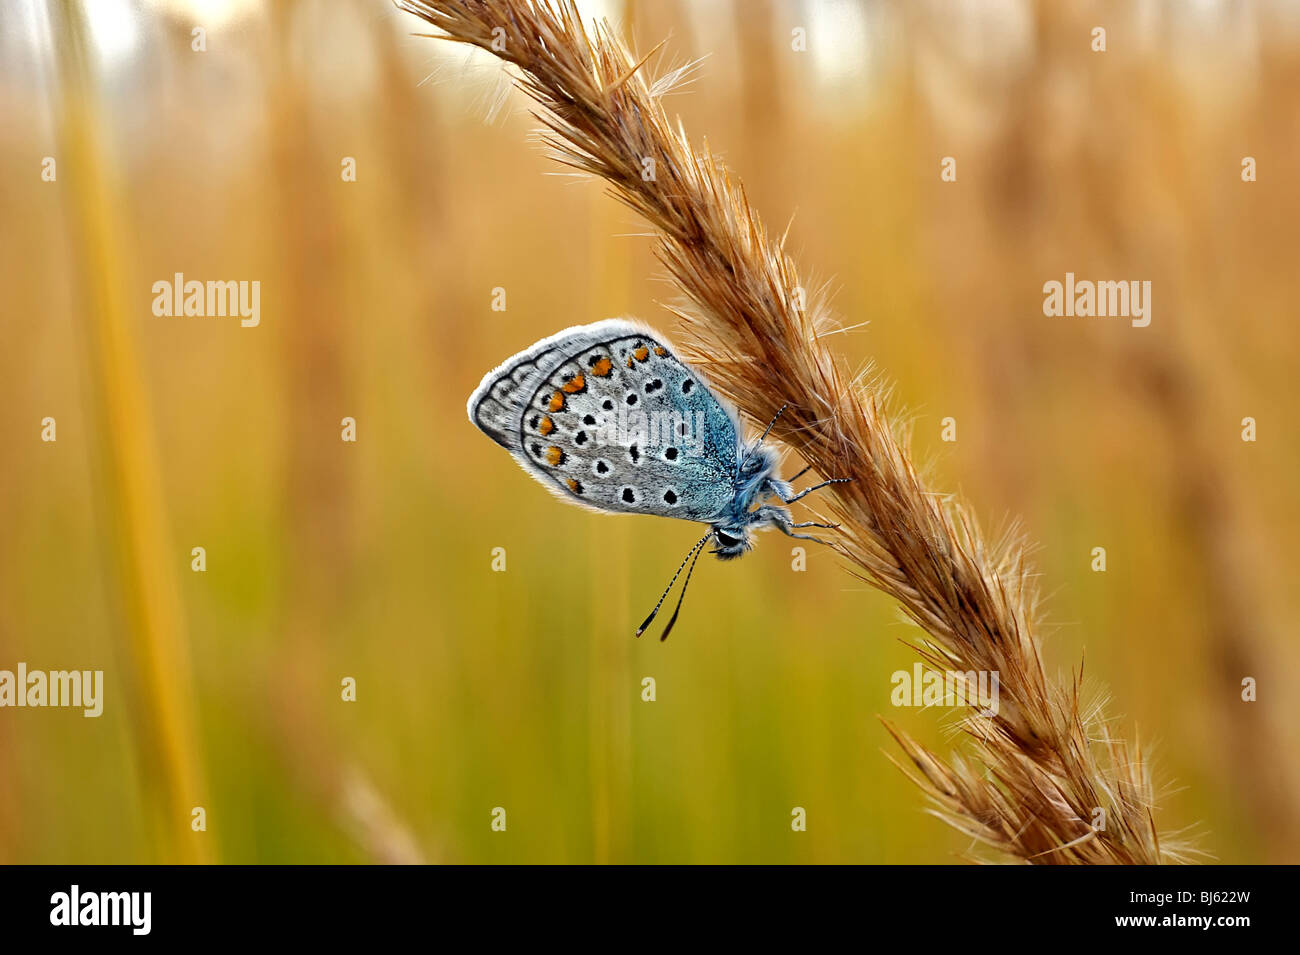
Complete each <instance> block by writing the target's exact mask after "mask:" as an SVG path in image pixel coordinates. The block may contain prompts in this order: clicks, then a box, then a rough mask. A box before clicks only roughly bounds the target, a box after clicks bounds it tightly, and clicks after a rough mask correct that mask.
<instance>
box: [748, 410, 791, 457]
mask: <svg viewBox="0 0 1300 955" xmlns="http://www.w3.org/2000/svg"><path fill="white" fill-rule="evenodd" d="M788 407H790V402H788V401H787V402H786V403H785V404H783V405H782V406H781V410H780V411H778V412H777V413H776V415H775V416H774V417H773V418H772V420H771V421H770V422H768V425H767V430H766V431H764V432H763V434H762V437H760V438H759V439H758V445H761V444H762V443H763V441H764V439H765V438H767V436H768V435H769V434H771V433H772V429H773V428H774V427H776V422H777V420H778V419H779V418H780V417H781V415H783V414H785V409H786V408H788ZM758 445H755V447H758Z"/></svg>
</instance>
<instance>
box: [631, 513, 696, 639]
mask: <svg viewBox="0 0 1300 955" xmlns="http://www.w3.org/2000/svg"><path fill="white" fill-rule="evenodd" d="M712 533H713V532H712V531H709V533H708V534H705V535H704V536H703V537H701V538H700V539H699V540H698V541H697V542H696V544H695V546H694V547H692V548H691V549H690V550H688V551H687V552H686V556H685V557H683V558H682V562H681V565H680V566H679V567H678V568H677V573H675V574H673V579H672V580H670V581H668V586H667V587H665V588H664V592H663V596H661V597H660V598H659V602H658V603H657V604H655V609H654V610H651V611H650V616H648V617H646V618H645V622H644V623H643V624H641V626H639V627H637V628H636V635H637V636H638V637H639V636H641V634H643V633H645V630H646V627H648V626H650V622H651V621H652V620H654V618H655V614H657V613H658V612H659V608H660V607H662V606H663V605H664V601H665V600H666V599H667V598H668V594H669V593H670V592H671V591H672V589H673V584H675V583H677V578H678V577H680V576H681V573H682V568H683V567H685V566H686V562H687V561H688V560H690V559H691V555H692V554H695V555H696V556H699V555H698V551H699V550H700V549H701V548H702V547H703V546H704V542H705V541H707V540H708V539H709V537H710V535H712ZM691 567H692V568H694V567H695V565H694V564H692V565H691ZM690 576H691V575H690V574H687V575H686V579H687V580H689V579H690ZM683 592H685V591H684V590H683ZM677 605H678V607H680V606H681V602H680V601H678V604H677ZM673 619H674V620H676V619H677V614H673ZM669 626H670V627H671V626H672V624H669ZM661 639H662V638H661Z"/></svg>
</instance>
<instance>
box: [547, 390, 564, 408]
mask: <svg viewBox="0 0 1300 955" xmlns="http://www.w3.org/2000/svg"><path fill="white" fill-rule="evenodd" d="M565 403H566V402H565V398H564V392H562V391H557V392H556V393H555V394H553V395H551V403H550V404H549V405H547V406H546V407H547V409H548V410H550V411H563V410H564V406H565Z"/></svg>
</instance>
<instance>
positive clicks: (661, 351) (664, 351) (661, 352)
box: [655, 345, 668, 358]
mask: <svg viewBox="0 0 1300 955" xmlns="http://www.w3.org/2000/svg"><path fill="white" fill-rule="evenodd" d="M655 354H656V355H658V356H659V357H660V358H663V357H664V356H665V355H667V354H668V349H667V348H664V346H663V345H656V346H655Z"/></svg>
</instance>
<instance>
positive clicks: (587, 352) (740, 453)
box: [467, 319, 848, 640]
mask: <svg viewBox="0 0 1300 955" xmlns="http://www.w3.org/2000/svg"><path fill="white" fill-rule="evenodd" d="M784 410H785V408H784V407H783V408H782V409H781V411H778V412H777V415H776V417H775V418H773V419H772V423H771V424H769V425H768V426H767V430H765V431H764V432H763V434H762V435H761V436H760V437H759V438H758V440H757V441H754V442H752V443H746V442H745V441H744V440H743V438H742V435H741V428H740V420H739V418H738V417H737V415H736V412H735V411H734V410H733V409H732V408H731V407H730V406H729V405H727V404H725V403H724V402H723V401H722V399H720V398H719V397H718V396H717V394H716V393H715V392H714V391H713V389H712V388H710V387H709V384H708V382H707V381H705V379H704V377H703V376H702V375H701V374H700V373H699V371H698V370H696V369H695V368H693V367H691V366H690V365H689V364H687V363H686V362H685V361H683V360H682V359H680V358H678V357H677V356H676V355H675V354H673V352H672V350H671V349H670V348H669V347H668V344H667V343H666V342H665V341H664V339H663V338H661V337H660V336H659V335H658V334H657V333H655V332H653V331H652V330H651V329H649V328H647V327H645V326H643V325H640V324H638V323H636V322H633V321H629V320H626V319H608V320H606V321H602V322H596V323H594V324H591V325H579V326H575V327H573V328H566V329H565V330H564V331H561V332H558V333H557V334H555V335H552V336H551V337H549V338H544V339H542V340H541V341H539V342H537V343H536V344H534V345H532V346H531V347H529V348H526V349H525V350H524V351H521V352H520V353H519V354H517V355H515V356H513V357H512V358H508V359H506V361H505V362H503V363H502V364H501V365H500V366H498V367H497V368H494V369H493V370H492V371H490V372H488V373H487V374H486V375H484V376H483V380H482V382H480V383H479V386H478V387H477V388H476V389H474V393H473V394H472V395H471V396H470V399H469V404H468V406H467V411H468V413H469V420H470V421H471V422H472V423H473V424H474V425H475V426H476V427H478V428H479V430H481V431H482V432H483V433H484V434H486V435H487V436H488V437H489V438H491V439H492V440H493V441H495V442H496V443H497V444H499V445H501V447H503V448H505V449H506V450H507V451H509V452H510V454H511V456H512V457H513V458H514V459H515V460H516V461H517V462H518V463H519V464H520V465H521V466H522V467H523V468H524V470H525V471H527V472H528V473H529V474H531V475H532V476H533V477H534V478H536V479H537V480H538V481H540V482H541V483H542V484H543V485H545V486H546V487H547V488H549V489H550V490H551V491H552V492H554V493H555V494H557V495H559V496H560V497H562V498H564V499H565V500H566V501H570V502H572V503H575V504H579V505H582V506H584V507H588V508H593V509H595V510H599V511H613V512H618V513H625V514H653V515H656V516H659V517H676V518H682V519H685V520H689V521H698V522H702V523H705V524H708V525H709V531H708V533H706V534H705V535H704V536H703V537H701V538H700V539H699V540H698V541H697V542H696V543H695V544H694V546H692V547H691V549H690V550H689V551H688V552H687V554H686V556H685V557H684V558H683V559H682V563H681V565H680V566H679V567H678V568H677V572H676V573H675V574H673V578H672V580H671V581H669V584H668V587H667V588H666V589H665V590H664V592H663V595H662V596H661V597H660V598H659V602H658V603H656V604H655V607H654V610H652V611H651V612H650V616H648V617H647V618H646V619H645V622H644V623H642V624H641V626H640V627H638V628H637V631H636V635H637V636H638V637H639V636H640V635H641V634H642V633H644V632H645V630H646V628H647V627H649V626H650V624H651V622H652V621H653V620H654V618H655V615H656V614H658V613H659V608H660V607H661V606H663V602H664V600H665V599H666V598H667V596H668V594H669V593H671V592H672V589H673V586H674V585H675V584H676V583H677V578H678V577H679V576H681V573H682V570H683V569H684V568H686V566H687V562H688V561H689V563H690V567H689V569H688V570H687V571H686V580H685V582H684V583H683V584H682V592H681V595H680V596H679V597H678V600H677V607H676V609H675V610H674V611H673V616H672V619H671V620H669V621H668V626H667V627H665V628H664V632H663V635H662V636H661V637H660V638H659V639H660V640H665V639H667V638H668V634H669V632H670V631H671V630H672V628H673V625H674V624H675V623H676V622H677V615H678V613H679V612H680V611H681V607H682V601H683V600H684V599H685V597H686V588H687V586H689V584H690V580H691V574H692V573H694V571H695V562H696V561H697V560H698V559H699V556H700V554H701V553H702V552H703V550H704V548H705V545H706V544H707V543H708V542H709V541H710V540H712V541H713V542H714V544H715V547H714V549H713V550H712V551H711V553H712V554H714V555H715V556H717V557H718V558H719V559H721V560H729V559H732V558H735V557H740V556H741V555H742V554H744V553H745V552H746V551H748V550H750V549H751V548H752V547H753V544H752V543H751V540H750V537H751V534H752V533H753V532H755V531H757V530H759V529H761V528H765V527H775V528H777V529H779V530H781V531H782V532H784V533H785V534H787V535H788V536H790V537H794V538H798V539H801V540H815V541H819V542H820V543H826V542H825V541H821V539H820V538H817V537H813V536H811V535H808V534H800V533H798V532H797V531H798V529H800V528H805V527H822V528H834V527H836V526H838V525H835V524H819V523H817V522H816V521H802V522H798V523H796V522H795V521H794V520H793V518H792V517H791V516H790V512H789V511H788V510H786V508H785V507H782V506H779V505H775V504H769V503H766V502H767V501H769V500H771V499H772V498H774V497H775V498H777V499H778V500H780V501H781V503H782V504H792V503H794V502H795V501H798V500H799V499H800V498H802V497H804V496H805V495H807V494H810V493H811V492H813V491H816V490H818V489H820V488H823V487H826V486H827V485H830V484H837V483H841V482H842V481H844V480H848V479H845V478H839V479H831V480H828V481H823V482H821V483H820V484H816V485H813V486H812V487H809V488H807V489H805V490H803V491H801V492H799V493H797V494H796V493H794V491H793V489H792V487H791V484H790V481H793V480H795V479H797V478H798V477H800V476H801V475H802V474H803V473H805V472H806V471H807V470H808V468H804V470H803V471H800V472H799V474H796V475H795V476H794V477H793V478H791V479H790V481H783V480H781V479H780V478H778V477H777V476H776V471H777V467H778V464H779V460H778V455H777V453H776V452H775V451H774V450H773V449H771V448H765V447H763V441H764V439H766V437H767V436H768V434H769V433H770V432H771V430H772V427H773V425H775V424H776V421H777V419H778V418H780V416H781V412H783V411H784Z"/></svg>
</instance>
